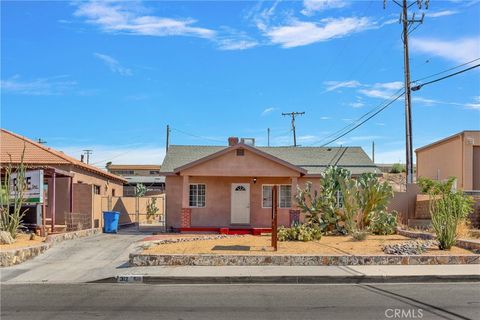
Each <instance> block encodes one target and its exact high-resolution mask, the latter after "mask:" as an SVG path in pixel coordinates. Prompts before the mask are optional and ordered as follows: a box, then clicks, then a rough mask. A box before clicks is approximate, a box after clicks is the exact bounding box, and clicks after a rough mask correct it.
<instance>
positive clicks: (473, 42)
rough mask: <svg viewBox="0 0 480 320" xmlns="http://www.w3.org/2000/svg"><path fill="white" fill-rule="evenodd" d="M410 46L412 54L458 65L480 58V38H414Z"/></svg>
mask: <svg viewBox="0 0 480 320" xmlns="http://www.w3.org/2000/svg"><path fill="white" fill-rule="evenodd" d="M410 45H411V52H412V53H415V52H419V53H423V54H427V55H432V56H437V57H441V58H443V59H446V60H451V61H454V62H457V63H464V62H467V61H471V60H473V59H476V58H478V57H479V56H480V37H469V38H463V39H456V40H439V39H432V38H412V39H411V41H410Z"/></svg>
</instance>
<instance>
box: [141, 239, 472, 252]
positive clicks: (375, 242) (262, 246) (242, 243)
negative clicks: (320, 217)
mask: <svg viewBox="0 0 480 320" xmlns="http://www.w3.org/2000/svg"><path fill="white" fill-rule="evenodd" d="M270 239H271V238H270V237H269V236H250V235H249V236H244V237H236V238H228V239H218V240H199V241H190V242H180V243H170V244H160V245H155V246H152V247H150V248H148V249H146V250H145V251H144V253H146V254H252V255H264V254H280V255H281V254H307V255H384V253H383V251H382V246H383V245H386V244H394V243H399V242H405V241H414V240H412V239H410V238H407V237H404V236H400V235H390V236H375V235H370V236H368V238H367V240H364V241H354V240H352V239H351V237H348V236H343V237H342V236H323V237H322V239H321V240H319V241H310V242H300V241H288V242H278V251H277V252H274V251H273V249H272V248H271V247H270V241H271V240H270ZM424 254H425V255H429V254H435V255H449V254H455V255H463V254H472V252H470V251H468V250H465V249H462V248H458V247H454V248H452V249H451V250H450V251H442V250H439V249H437V248H435V249H430V250H428V251H427V252H426V253H424Z"/></svg>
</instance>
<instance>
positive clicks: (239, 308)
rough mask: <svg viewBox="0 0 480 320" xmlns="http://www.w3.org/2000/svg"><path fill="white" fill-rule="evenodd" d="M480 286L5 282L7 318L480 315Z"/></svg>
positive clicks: (3, 299)
mask: <svg viewBox="0 0 480 320" xmlns="http://www.w3.org/2000/svg"><path fill="white" fill-rule="evenodd" d="M479 311H480V286H479V284H478V283H436V284H433V283H425V284H423V283H416V284H381V285H379V284H371V285H368V284H362V285H280V284H279V285H148V284H106V283H103V284H98V283H97V284H93V283H90V284H80V283H71V284H67V283H65V284H52V283H44V284H2V286H1V319H2V320H10V319H35V320H42V319H45V320H47V319H48V320H52V319H55V320H58V319H118V320H120V319H140V320H143V319H184V320H186V319H242V320H243V319H275V320H279V319H369V320H372V319H479V314H480V312H479Z"/></svg>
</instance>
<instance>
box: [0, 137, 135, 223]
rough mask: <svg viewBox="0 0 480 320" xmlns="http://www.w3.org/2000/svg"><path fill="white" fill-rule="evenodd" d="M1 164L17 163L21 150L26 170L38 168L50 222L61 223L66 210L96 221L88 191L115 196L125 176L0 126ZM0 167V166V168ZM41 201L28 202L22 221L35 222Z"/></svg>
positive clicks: (90, 221) (92, 193)
mask: <svg viewBox="0 0 480 320" xmlns="http://www.w3.org/2000/svg"><path fill="white" fill-rule="evenodd" d="M0 133H1V134H0V155H1V158H0V159H1V165H2V168H4V167H5V166H6V165H8V164H9V163H11V164H13V165H14V166H15V165H18V164H19V163H20V159H21V157H22V153H23V150H25V153H24V160H23V161H24V164H25V165H26V166H27V167H28V170H42V171H43V175H44V184H45V190H46V194H47V197H46V201H45V202H46V212H45V213H46V218H47V219H48V220H49V221H52V224H53V225H64V223H65V214H66V213H72V212H74V213H84V214H85V215H88V217H89V222H88V223H89V225H90V226H95V225H100V221H95V220H99V219H100V217H96V219H94V217H93V215H92V210H91V206H92V195H94V194H98V195H101V196H117V195H122V193H123V184H124V183H126V180H125V179H123V178H122V177H119V176H117V175H114V174H111V173H108V172H106V171H104V170H101V169H99V168H97V167H95V166H92V165H89V164H86V163H83V162H81V161H79V160H77V159H75V158H73V157H70V156H67V155H66V154H64V153H63V152H60V151H57V150H54V149H52V148H49V147H47V146H45V145H42V144H40V143H37V142H35V141H32V140H30V139H28V138H25V137H23V136H20V135H18V134H15V133H13V132H10V131H7V130H4V129H1V132H0ZM2 171H3V170H2ZM39 210H40V211H41V210H42V206H41V205H32V206H31V207H30V208H29V210H28V214H27V215H26V216H25V218H24V221H25V222H26V223H27V224H31V225H39V224H41V221H39V217H40V219H41V216H42V214H41V212H39Z"/></svg>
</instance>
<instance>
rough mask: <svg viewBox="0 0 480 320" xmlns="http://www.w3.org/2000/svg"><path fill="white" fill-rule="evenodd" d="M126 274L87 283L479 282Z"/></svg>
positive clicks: (476, 278) (472, 278)
mask: <svg viewBox="0 0 480 320" xmlns="http://www.w3.org/2000/svg"><path fill="white" fill-rule="evenodd" d="M127 277H129V276H122V277H121V278H123V280H124V281H120V280H119V278H120V277H109V278H105V279H99V280H95V281H90V282H88V283H137V284H139V283H143V284H362V283H412V282H417V283H421V282H429V283H431V282H480V275H441V276H439V275H415V276H368V275H365V276H239V277H231V276H219V277H216V276H211V277H210V276H209V277H204V276H201V277H194V276H191V277H169V276H130V277H135V278H136V281H125V278H127Z"/></svg>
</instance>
